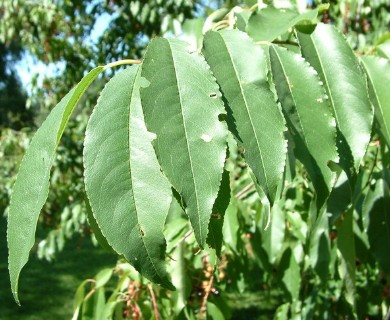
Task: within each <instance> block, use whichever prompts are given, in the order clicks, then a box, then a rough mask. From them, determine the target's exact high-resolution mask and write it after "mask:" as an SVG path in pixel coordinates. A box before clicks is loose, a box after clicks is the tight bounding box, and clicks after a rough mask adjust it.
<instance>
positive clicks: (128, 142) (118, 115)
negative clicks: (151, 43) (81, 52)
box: [84, 67, 173, 288]
mask: <svg viewBox="0 0 390 320" xmlns="http://www.w3.org/2000/svg"><path fill="white" fill-rule="evenodd" d="M139 85H140V68H138V67H131V68H128V69H126V70H125V71H123V72H120V73H118V74H117V75H116V76H115V77H114V78H112V79H111V80H110V82H109V83H108V84H107V85H106V87H105V88H104V89H103V91H102V93H101V95H100V98H99V100H98V103H97V106H96V107H95V109H94V111H93V113H92V115H91V118H90V120H89V122H88V126H87V130H86V134H85V146H84V167H85V172H84V175H85V188H86V192H87V196H88V198H89V201H90V204H91V208H92V212H93V215H94V217H95V219H96V222H97V224H98V226H99V227H100V230H101V232H102V234H103V236H104V237H105V238H106V239H107V241H108V243H109V245H110V246H111V247H112V248H113V249H114V250H115V251H116V252H118V253H119V254H122V255H123V256H124V257H125V258H126V259H127V260H128V261H129V262H130V263H131V264H132V265H133V266H134V267H135V268H136V269H137V270H138V271H139V272H140V273H142V275H144V276H145V277H146V278H148V279H150V280H152V281H154V282H156V283H158V284H161V285H162V286H165V287H167V288H173V286H172V284H171V283H170V281H169V279H168V275H167V273H166V271H165V264H164V260H165V239H164V236H163V227H164V222H165V218H166V215H167V213H168V210H169V206H170V203H171V200H172V197H171V189H170V185H169V183H168V181H167V180H166V179H165V177H164V176H163V175H162V174H161V172H160V167H159V165H158V162H157V160H156V157H155V154H154V151H153V148H152V145H151V140H152V138H151V134H150V133H148V132H147V130H146V128H145V124H144V120H143V114H142V107H141V100H140V97H139Z"/></svg>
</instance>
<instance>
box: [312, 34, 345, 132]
mask: <svg viewBox="0 0 390 320" xmlns="http://www.w3.org/2000/svg"><path fill="white" fill-rule="evenodd" d="M310 40H311V42H312V43H313V48H314V50H315V52H316V57H318V59H317V60H318V63H319V64H320V67H321V73H322V76H323V77H324V82H325V86H326V93H327V94H328V95H329V99H330V102H331V106H332V110H333V114H334V117H335V119H336V123H337V126H338V127H340V131H342V130H341V124H340V121H339V116H338V114H337V110H336V107H335V103H334V99H333V96H332V90H330V87H329V80H328V78H327V76H326V72H325V67H324V64H323V63H322V60H321V56H320V53H319V51H318V50H317V46H316V43H315V41H314V40H313V38H312V36H310ZM313 69H314V67H313ZM314 70H315V69H314Z"/></svg>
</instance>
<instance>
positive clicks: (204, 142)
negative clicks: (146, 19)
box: [141, 38, 227, 247]
mask: <svg viewBox="0 0 390 320" xmlns="http://www.w3.org/2000/svg"><path fill="white" fill-rule="evenodd" d="M142 76H143V77H145V78H146V79H147V80H148V81H149V82H150V84H149V86H147V87H145V88H143V89H141V99H142V107H143V110H144V114H145V122H146V126H147V128H148V130H149V131H151V132H153V133H155V134H156V139H155V140H154V141H153V145H154V148H155V151H156V154H157V158H158V160H159V162H160V165H161V167H162V170H163V172H164V174H165V175H166V176H167V177H168V179H169V180H170V182H171V183H172V185H173V186H174V188H175V189H176V190H177V191H178V193H179V194H180V195H181V196H182V200H183V203H184V205H185V206H186V212H187V214H188V216H189V218H190V221H191V224H192V227H193V229H194V233H195V237H196V240H197V242H198V243H199V245H200V246H201V247H203V246H204V245H205V242H206V237H207V233H208V224H209V220H210V216H211V211H212V208H213V204H214V202H215V199H216V197H217V194H218V190H219V186H220V181H221V177H222V171H223V166H224V161H225V157H226V136H227V128H226V124H225V123H223V122H221V121H220V119H219V117H220V115H221V114H223V113H224V109H223V103H222V99H221V93H220V92H219V88H218V85H217V83H216V82H215V79H214V78H213V76H212V74H211V72H210V70H209V67H208V66H207V64H206V62H205V61H204V60H203V58H202V57H201V56H200V55H199V54H198V53H197V52H193V53H190V52H189V51H188V45H187V44H186V43H185V42H182V41H179V40H172V39H169V40H168V39H161V38H159V39H155V40H153V41H152V42H151V43H150V44H149V46H148V49H147V52H146V55H145V59H144V64H143V67H142Z"/></svg>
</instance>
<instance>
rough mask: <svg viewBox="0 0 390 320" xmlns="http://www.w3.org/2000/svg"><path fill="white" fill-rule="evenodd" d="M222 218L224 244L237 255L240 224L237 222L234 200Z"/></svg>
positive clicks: (236, 209)
mask: <svg viewBox="0 0 390 320" xmlns="http://www.w3.org/2000/svg"><path fill="white" fill-rule="evenodd" d="M224 218H225V219H224V223H223V228H222V233H223V240H224V243H225V245H226V246H228V247H229V248H230V249H231V250H233V251H234V252H235V253H238V241H239V229H240V222H239V220H238V208H237V202H236V200H235V198H232V201H231V203H230V205H229V206H228V208H227V210H226V213H225V217H224Z"/></svg>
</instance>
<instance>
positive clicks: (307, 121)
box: [270, 46, 338, 206]
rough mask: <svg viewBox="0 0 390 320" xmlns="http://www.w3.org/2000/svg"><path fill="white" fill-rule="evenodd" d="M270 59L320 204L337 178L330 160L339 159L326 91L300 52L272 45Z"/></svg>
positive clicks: (298, 152)
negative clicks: (329, 163) (330, 165)
mask: <svg viewBox="0 0 390 320" xmlns="http://www.w3.org/2000/svg"><path fill="white" fill-rule="evenodd" d="M270 58H271V66H272V74H273V77H274V79H275V86H276V90H277V93H278V96H279V100H280V103H281V105H282V107H283V113H284V115H285V118H286V119H287V124H288V126H289V128H290V130H291V132H292V137H293V139H294V142H295V154H296V157H297V158H298V159H299V160H300V161H301V162H302V163H303V164H304V165H305V167H306V169H307V172H308V173H309V175H310V178H311V179H312V181H313V184H314V187H315V188H316V191H317V202H318V203H319V205H320V206H321V205H322V204H323V203H324V201H325V200H326V198H327V197H328V196H329V193H330V190H331V189H332V185H333V184H334V180H335V178H336V176H335V174H334V173H333V172H332V171H331V170H330V168H329V167H328V162H329V161H333V162H338V156H337V149H336V123H335V120H334V118H333V116H332V113H331V110H330V107H329V104H328V101H327V97H326V94H325V90H324V88H323V86H322V84H321V82H320V79H319V78H318V76H317V72H316V71H315V70H314V69H313V68H312V67H311V66H310V65H309V64H308V63H307V62H306V61H305V60H304V59H303V58H302V57H301V56H300V55H298V54H295V53H292V52H290V51H287V50H286V49H284V48H281V47H277V46H271V47H270Z"/></svg>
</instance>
